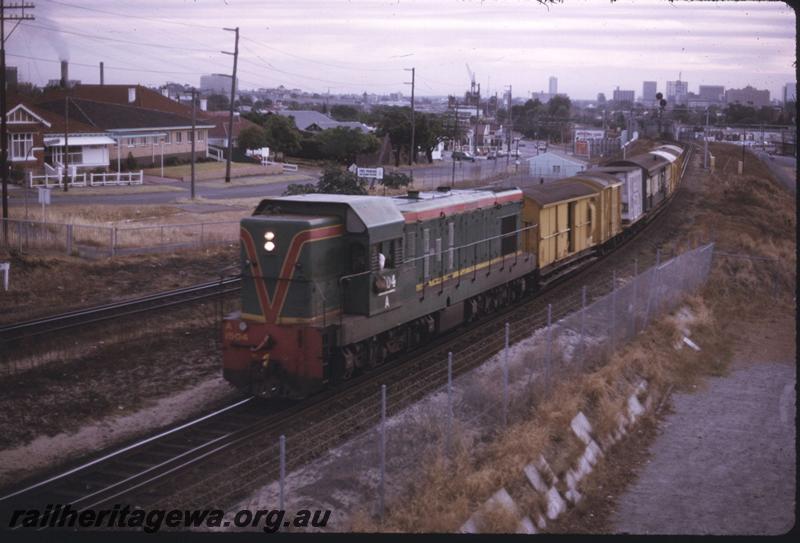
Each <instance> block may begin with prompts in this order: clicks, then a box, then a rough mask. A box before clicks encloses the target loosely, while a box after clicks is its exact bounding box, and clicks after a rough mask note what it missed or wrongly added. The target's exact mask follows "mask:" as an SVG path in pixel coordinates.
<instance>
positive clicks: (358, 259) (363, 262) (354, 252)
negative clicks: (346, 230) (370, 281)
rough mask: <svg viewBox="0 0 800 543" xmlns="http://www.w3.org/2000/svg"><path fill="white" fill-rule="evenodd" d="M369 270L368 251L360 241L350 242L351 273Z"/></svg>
mask: <svg viewBox="0 0 800 543" xmlns="http://www.w3.org/2000/svg"><path fill="white" fill-rule="evenodd" d="M365 271H367V251H366V249H365V248H364V246H363V245H362V244H360V243H351V244H350V273H361V272H365Z"/></svg>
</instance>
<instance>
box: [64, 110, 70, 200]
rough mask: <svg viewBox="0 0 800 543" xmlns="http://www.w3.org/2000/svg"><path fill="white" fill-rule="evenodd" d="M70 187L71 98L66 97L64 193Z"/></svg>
mask: <svg viewBox="0 0 800 543" xmlns="http://www.w3.org/2000/svg"><path fill="white" fill-rule="evenodd" d="M68 186H69V96H65V97H64V192H67V187H68Z"/></svg>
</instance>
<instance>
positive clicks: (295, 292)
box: [223, 145, 685, 398]
mask: <svg viewBox="0 0 800 543" xmlns="http://www.w3.org/2000/svg"><path fill="white" fill-rule="evenodd" d="M684 160H685V151H684V149H682V148H681V147H679V146H677V145H663V146H660V147H657V148H655V149H653V150H651V151H650V152H647V153H644V154H641V155H637V156H633V157H630V158H628V159H626V160H621V161H614V162H611V163H609V164H607V165H605V166H603V167H599V168H596V169H592V170H589V171H586V172H581V173H579V174H577V175H576V176H574V177H570V178H566V179H560V180H558V181H555V182H552V183H548V184H545V185H538V184H532V185H530V186H523V187H522V188H521V189H520V188H497V189H473V190H451V189H449V188H444V187H442V188H439V189H438V190H436V191H433V192H425V193H423V192H418V191H409V192H408V194H407V195H405V196H397V197H380V196H345V195H333V194H306V195H299V196H285V197H276V198H268V199H265V200H263V201H262V202H261V203H260V204H259V205H258V207H257V208H256V210H255V212H254V213H253V215H252V216H250V217H247V218H245V219H243V220H242V221H241V266H242V274H241V277H242V289H241V310H240V311H236V312H234V313H232V314H230V315H228V316H227V317H226V318H225V320H224V323H223V348H224V352H223V373H224V377H225V378H226V379H227V380H228V381H230V382H231V383H232V384H234V385H235V386H236V387H238V388H240V389H242V390H245V391H247V392H250V393H253V394H256V395H261V396H280V397H289V398H303V397H306V396H308V395H310V394H312V393H314V392H317V391H319V390H321V389H324V388H325V387H327V386H329V385H330V384H333V383H337V382H341V381H345V380H347V379H349V378H350V377H352V376H353V375H355V374H356V373H359V372H363V371H366V370H368V369H370V368H372V367H374V366H377V365H380V364H382V363H383V362H385V361H386V360H388V359H391V358H392V357H395V356H397V355H399V354H400V353H404V352H407V351H409V350H412V349H414V348H416V347H418V346H420V345H422V344H424V343H425V342H426V341H429V340H430V339H431V338H433V337H435V336H437V335H439V334H442V333H444V332H447V331H448V330H452V329H453V328H456V327H457V326H459V325H461V324H463V323H465V322H472V321H475V320H477V319H480V318H482V317H483V316H485V315H488V314H491V313H492V312H494V311H496V310H497V309H499V308H501V307H504V306H506V305H508V304H511V303H513V302H515V301H516V300H518V299H520V298H522V297H524V296H527V295H530V294H532V293H534V292H536V291H537V290H538V289H539V288H541V286H542V285H543V284H545V283H547V282H548V281H551V280H553V279H554V278H556V277H558V276H560V275H562V274H564V273H566V272H568V271H570V270H572V269H574V268H576V267H579V266H582V265H584V264H585V263H586V261H587V260H590V259H592V258H594V257H595V256H596V255H597V254H599V253H602V252H604V251H607V250H610V249H612V248H613V247H614V245H615V244H616V243H618V242H619V241H620V240H621V239H622V238H624V237H625V236H627V235H630V234H631V232H633V231H635V230H636V229H637V228H638V226H639V225H641V224H643V223H644V222H645V221H646V220H647V218H648V217H650V216H652V214H653V212H654V210H655V209H657V208H658V207H659V206H660V205H662V204H663V203H664V202H665V201H666V199H668V198H669V197H670V196H671V195H672V194H673V193H674V192H675V190H676V189H677V187H678V184H679V182H680V178H681V172H682V169H683V162H684ZM532 183H535V181H533V180H532Z"/></svg>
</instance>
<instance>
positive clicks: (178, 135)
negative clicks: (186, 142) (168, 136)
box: [175, 132, 183, 143]
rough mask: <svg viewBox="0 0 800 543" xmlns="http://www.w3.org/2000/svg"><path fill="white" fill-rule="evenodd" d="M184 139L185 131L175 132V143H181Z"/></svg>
mask: <svg viewBox="0 0 800 543" xmlns="http://www.w3.org/2000/svg"><path fill="white" fill-rule="evenodd" d="M182 140H183V132H175V143H181V142H182Z"/></svg>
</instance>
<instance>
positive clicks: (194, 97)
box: [192, 89, 230, 200]
mask: <svg viewBox="0 0 800 543" xmlns="http://www.w3.org/2000/svg"><path fill="white" fill-rule="evenodd" d="M196 110H197V90H196V89H192V200H194V160H195V156H194V145H195V143H194V142H195V140H196V139H197V112H196ZM228 167H230V163H228ZM228 173H229V174H230V172H228Z"/></svg>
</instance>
